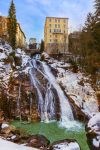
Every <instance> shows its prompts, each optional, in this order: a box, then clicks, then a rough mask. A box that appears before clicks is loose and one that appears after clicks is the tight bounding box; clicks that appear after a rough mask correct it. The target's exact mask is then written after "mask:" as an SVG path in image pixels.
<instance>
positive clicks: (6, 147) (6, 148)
mask: <svg viewBox="0 0 100 150" xmlns="http://www.w3.org/2000/svg"><path fill="white" fill-rule="evenodd" d="M0 150H38V149H36V148H30V147H26V146H23V145H18V144H15V143H12V142H9V141H6V140H3V139H1V138H0Z"/></svg>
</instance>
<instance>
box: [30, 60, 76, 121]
mask: <svg viewBox="0 0 100 150" xmlns="http://www.w3.org/2000/svg"><path fill="white" fill-rule="evenodd" d="M37 62H38V63H39V64H37ZM29 64H30V67H31V68H30V70H29V75H30V79H31V83H32V84H33V86H34V87H35V89H36V91H37V95H38V110H39V113H40V115H41V121H46V122H48V121H49V120H53V119H55V118H56V112H55V107H56V106H55V98H56V96H55V94H54V93H53V90H52V89H55V91H56V92H57V95H58V102H60V110H61V121H62V122H66V121H67V122H68V121H72V120H74V117H73V113H72V109H71V106H70V103H69V101H68V98H67V97H66V96H65V94H64V92H63V90H62V89H61V87H60V85H59V84H58V83H57V81H56V78H55V76H54V75H53V74H52V72H51V70H50V67H49V66H48V65H47V64H46V63H45V62H41V61H37V60H35V59H33V60H31V61H30V62H29ZM37 73H39V74H41V75H42V76H43V78H44V79H45V80H46V81H47V86H46V87H44V85H42V84H41V83H40V81H39V79H38V77H37ZM43 90H45V96H44V95H43Z"/></svg>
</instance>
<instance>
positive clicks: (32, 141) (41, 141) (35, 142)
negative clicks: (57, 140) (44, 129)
mask: <svg viewBox="0 0 100 150" xmlns="http://www.w3.org/2000/svg"><path fill="white" fill-rule="evenodd" d="M27 143H28V144H27V146H30V147H35V148H41V149H43V150H44V148H46V147H48V145H49V144H50V141H49V140H48V139H47V138H46V137H44V136H43V135H33V136H31V137H30V138H29V139H28V141H27Z"/></svg>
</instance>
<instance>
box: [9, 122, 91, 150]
mask: <svg viewBox="0 0 100 150" xmlns="http://www.w3.org/2000/svg"><path fill="white" fill-rule="evenodd" d="M11 124H12V125H14V126H16V127H18V128H21V129H24V130H25V131H26V132H27V133H29V134H32V135H34V134H40V135H44V136H45V137H47V138H48V139H49V140H50V142H51V143H52V142H54V141H58V140H63V139H75V140H77V142H78V143H79V145H80V146H81V150H89V148H88V145H87V142H86V132H85V126H84V124H80V123H79V122H77V126H74V127H72V128H64V127H62V125H61V123H60V122H58V121H52V122H49V123H44V122H38V123H30V124H27V123H26V124H24V123H20V122H19V121H14V122H12V123H11Z"/></svg>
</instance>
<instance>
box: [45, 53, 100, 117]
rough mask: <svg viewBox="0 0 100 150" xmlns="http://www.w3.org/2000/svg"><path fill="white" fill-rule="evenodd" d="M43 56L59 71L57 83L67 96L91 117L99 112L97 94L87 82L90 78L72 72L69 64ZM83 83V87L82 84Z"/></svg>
mask: <svg viewBox="0 0 100 150" xmlns="http://www.w3.org/2000/svg"><path fill="white" fill-rule="evenodd" d="M43 55H44V56H45V59H47V61H48V63H49V65H50V66H51V67H53V68H55V69H56V70H57V71H58V77H57V82H58V83H59V84H61V85H62V86H63V87H64V89H65V92H66V94H67V95H69V96H70V97H71V98H72V99H73V100H74V102H75V104H76V105H77V106H78V107H79V108H80V109H81V110H82V111H83V112H84V113H85V114H86V115H88V116H89V117H91V116H92V115H93V114H94V113H96V112H98V103H97V97H96V92H95V91H94V90H93V88H92V87H91V85H90V84H89V83H88V82H87V81H88V80H89V77H86V76H85V75H84V74H82V73H81V72H78V73H74V72H72V71H71V69H69V67H70V64H68V63H64V62H60V61H58V60H55V59H53V58H50V57H49V56H48V55H47V54H46V53H44V54H43ZM66 68H67V69H66ZM81 81H82V82H83V85H81V84H80V82H81Z"/></svg>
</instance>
